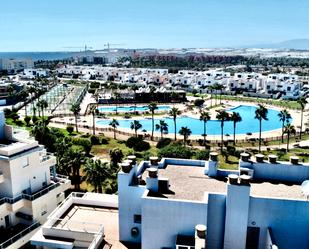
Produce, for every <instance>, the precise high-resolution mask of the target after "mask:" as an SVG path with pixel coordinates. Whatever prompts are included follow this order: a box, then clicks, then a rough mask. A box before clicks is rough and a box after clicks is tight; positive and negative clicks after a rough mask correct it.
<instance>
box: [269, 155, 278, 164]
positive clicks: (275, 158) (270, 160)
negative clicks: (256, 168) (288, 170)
mask: <svg viewBox="0 0 309 249" xmlns="http://www.w3.org/2000/svg"><path fill="white" fill-rule="evenodd" d="M277 158H278V157H277V156H276V155H269V156H268V160H269V162H270V163H277Z"/></svg>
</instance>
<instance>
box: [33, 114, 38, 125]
mask: <svg viewBox="0 0 309 249" xmlns="http://www.w3.org/2000/svg"><path fill="white" fill-rule="evenodd" d="M38 120H39V118H38V117H37V116H32V123H33V124H35V123H36V122H37V121H38Z"/></svg>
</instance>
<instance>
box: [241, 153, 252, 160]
mask: <svg viewBox="0 0 309 249" xmlns="http://www.w3.org/2000/svg"><path fill="white" fill-rule="evenodd" d="M240 158H241V160H242V161H243V162H248V161H249V159H250V155H249V154H248V153H246V152H243V153H241V154H240Z"/></svg>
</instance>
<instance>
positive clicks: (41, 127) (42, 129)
mask: <svg viewBox="0 0 309 249" xmlns="http://www.w3.org/2000/svg"><path fill="white" fill-rule="evenodd" d="M48 132H49V128H48V127H47V126H46V125H45V123H44V122H43V121H42V120H39V121H37V122H35V123H34V126H33V127H32V129H31V131H30V133H31V135H32V136H33V137H34V138H35V140H37V141H38V142H39V144H44V142H45V143H46V141H45V135H46V134H48Z"/></svg>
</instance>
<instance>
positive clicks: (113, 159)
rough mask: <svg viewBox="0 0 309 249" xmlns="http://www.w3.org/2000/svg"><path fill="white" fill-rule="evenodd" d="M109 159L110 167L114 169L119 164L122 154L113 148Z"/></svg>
mask: <svg viewBox="0 0 309 249" xmlns="http://www.w3.org/2000/svg"><path fill="white" fill-rule="evenodd" d="M109 157H110V159H111V165H112V167H113V168H115V167H116V166H117V164H118V163H120V162H121V160H122V158H123V152H122V150H121V149H119V148H114V149H112V150H110V152H109Z"/></svg>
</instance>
